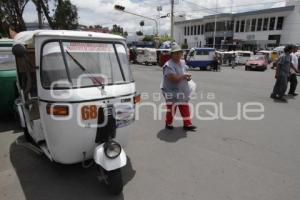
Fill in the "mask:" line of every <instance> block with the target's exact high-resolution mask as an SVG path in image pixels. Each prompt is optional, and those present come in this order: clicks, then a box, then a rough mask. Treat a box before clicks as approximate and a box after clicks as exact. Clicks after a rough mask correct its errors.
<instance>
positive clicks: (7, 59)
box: [0, 39, 18, 116]
mask: <svg viewBox="0 0 300 200" xmlns="http://www.w3.org/2000/svg"><path fill="white" fill-rule="evenodd" d="M12 45H13V40H10V39H1V40H0V85H1V87H0V97H1V98H0V115H2V116H3V115H8V114H13V113H14V109H13V107H14V101H15V99H16V97H17V94H18V92H17V89H16V77H17V75H16V63H15V57H14V55H13V54H12V52H11V49H12Z"/></svg>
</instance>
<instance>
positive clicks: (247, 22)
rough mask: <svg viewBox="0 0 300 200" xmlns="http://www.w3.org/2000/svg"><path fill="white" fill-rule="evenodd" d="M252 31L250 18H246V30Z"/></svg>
mask: <svg viewBox="0 0 300 200" xmlns="http://www.w3.org/2000/svg"><path fill="white" fill-rule="evenodd" d="M249 31H250V19H247V20H246V32H249Z"/></svg>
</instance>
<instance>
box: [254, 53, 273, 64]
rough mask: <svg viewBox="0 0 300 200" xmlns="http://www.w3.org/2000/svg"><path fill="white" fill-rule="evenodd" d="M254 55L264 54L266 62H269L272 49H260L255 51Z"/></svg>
mask: <svg viewBox="0 0 300 200" xmlns="http://www.w3.org/2000/svg"><path fill="white" fill-rule="evenodd" d="M256 55H265V56H266V59H267V60H268V63H269V64H270V63H271V62H272V51H267V50H261V51H259V52H257V53H256Z"/></svg>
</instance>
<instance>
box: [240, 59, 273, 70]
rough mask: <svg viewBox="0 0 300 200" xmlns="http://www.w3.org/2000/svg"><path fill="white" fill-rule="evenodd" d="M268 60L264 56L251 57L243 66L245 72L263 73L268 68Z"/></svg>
mask: <svg viewBox="0 0 300 200" xmlns="http://www.w3.org/2000/svg"><path fill="white" fill-rule="evenodd" d="M267 66H268V60H267V59H266V56H265V55H254V56H252V57H251V58H250V59H249V60H248V61H247V63H246V65H245V70H246V71H250V70H261V71H265V70H266V69H267V68H268V67H267Z"/></svg>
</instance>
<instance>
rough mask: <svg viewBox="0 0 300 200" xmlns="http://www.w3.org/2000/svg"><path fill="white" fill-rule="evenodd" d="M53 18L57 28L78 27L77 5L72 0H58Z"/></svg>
mask: <svg viewBox="0 0 300 200" xmlns="http://www.w3.org/2000/svg"><path fill="white" fill-rule="evenodd" d="M53 19H54V22H55V26H56V28H57V29H66V30H73V29H77V27H78V13H77V7H76V6H75V5H73V4H72V3H71V2H70V0H57V4H56V10H55V12H54V17H53Z"/></svg>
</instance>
